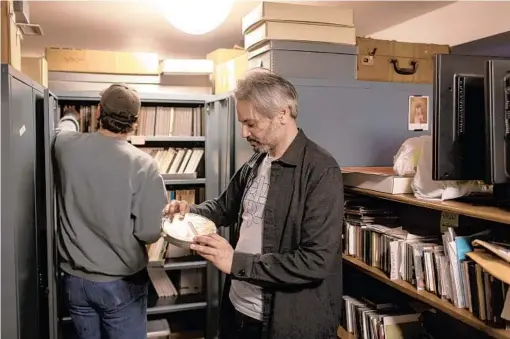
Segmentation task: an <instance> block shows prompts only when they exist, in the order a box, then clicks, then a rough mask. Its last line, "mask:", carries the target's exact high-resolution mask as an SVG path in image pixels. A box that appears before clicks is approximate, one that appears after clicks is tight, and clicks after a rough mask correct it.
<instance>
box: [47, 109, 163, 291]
mask: <svg viewBox="0 0 510 339" xmlns="http://www.w3.org/2000/svg"><path fill="white" fill-rule="evenodd" d="M77 125H78V123H77V121H76V120H75V119H74V118H72V117H70V116H66V117H64V118H62V120H61V121H60V122H59V125H58V127H57V130H56V137H55V144H54V147H55V149H54V151H55V160H56V165H57V172H58V175H57V177H56V178H55V180H56V181H57V183H58V186H59V190H58V192H57V196H58V202H59V207H60V213H59V218H58V221H59V238H58V249H59V252H60V255H61V257H62V259H63V260H62V264H61V268H62V270H63V271H64V272H66V273H68V274H71V275H75V276H79V277H82V278H85V279H89V280H93V281H111V280H115V279H118V278H121V277H125V276H128V275H132V274H134V273H137V272H138V271H140V270H141V269H143V268H144V267H146V265H147V260H148V258H147V250H146V248H145V244H147V243H153V242H155V241H156V240H158V239H159V237H160V235H161V214H162V210H163V208H164V206H165V203H166V189H165V185H164V183H163V179H162V177H161V175H160V174H159V171H158V166H157V164H156V162H155V161H154V159H152V157H151V156H150V155H149V154H147V153H145V152H143V151H142V150H140V149H138V148H136V147H134V146H133V145H131V144H129V143H128V142H127V141H126V140H121V139H116V138H113V137H109V136H106V135H103V134H102V133H100V132H95V133H79V132H76V130H77Z"/></svg>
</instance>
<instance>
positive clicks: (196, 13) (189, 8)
mask: <svg viewBox="0 0 510 339" xmlns="http://www.w3.org/2000/svg"><path fill="white" fill-rule="evenodd" d="M234 1H235V0H163V1H158V8H159V10H161V12H162V14H163V15H164V16H165V18H166V19H167V20H168V21H169V22H170V24H171V25H172V26H174V27H175V28H177V29H178V30H180V31H182V32H184V33H187V34H192V35H201V34H206V33H209V32H211V31H213V30H215V29H216V28H218V27H219V26H220V25H221V24H222V23H223V22H224V21H225V20H226V19H227V17H228V15H229V14H230V12H231V11H232V7H233V5H234Z"/></svg>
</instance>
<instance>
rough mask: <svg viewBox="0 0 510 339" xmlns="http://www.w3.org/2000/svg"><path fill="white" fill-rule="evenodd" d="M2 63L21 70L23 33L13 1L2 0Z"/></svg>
mask: <svg viewBox="0 0 510 339" xmlns="http://www.w3.org/2000/svg"><path fill="white" fill-rule="evenodd" d="M0 6H1V7H0V21H1V39H2V41H1V49H2V50H1V54H2V57H1V59H2V63H4V64H9V65H11V66H12V67H14V68H16V69H17V70H21V41H22V40H23V35H22V33H21V31H20V29H19V28H18V27H17V26H16V21H15V16H14V12H13V7H12V1H0Z"/></svg>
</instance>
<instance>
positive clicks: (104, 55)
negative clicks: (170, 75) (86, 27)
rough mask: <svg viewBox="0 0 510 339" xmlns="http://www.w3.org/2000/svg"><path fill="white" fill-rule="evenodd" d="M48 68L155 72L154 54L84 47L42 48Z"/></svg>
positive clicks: (126, 72)
mask: <svg viewBox="0 0 510 339" xmlns="http://www.w3.org/2000/svg"><path fill="white" fill-rule="evenodd" d="M46 60H47V61H48V71H56V72H77V73H103V74H130V75H159V58H158V55H157V54H155V53H135V52H113V51H97V50H86V49H67V48H55V47H49V48H46Z"/></svg>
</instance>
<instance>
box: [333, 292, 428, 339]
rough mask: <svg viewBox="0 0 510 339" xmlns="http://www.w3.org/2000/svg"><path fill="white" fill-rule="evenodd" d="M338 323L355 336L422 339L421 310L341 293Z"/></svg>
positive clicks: (363, 338)
mask: <svg viewBox="0 0 510 339" xmlns="http://www.w3.org/2000/svg"><path fill="white" fill-rule="evenodd" d="M343 299H344V312H343V316H342V324H341V326H342V327H343V328H344V329H345V330H346V331H347V332H349V333H351V334H353V335H354V336H355V337H356V338H357V339H419V338H423V332H424V330H423V328H422V325H421V321H420V316H421V314H420V313H417V312H415V311H414V310H412V309H410V308H407V307H405V308H402V307H398V306H396V305H394V304H392V303H385V304H381V303H374V302H371V301H368V300H361V299H357V298H353V297H350V296H344V297H343Z"/></svg>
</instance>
